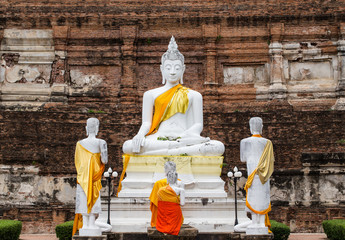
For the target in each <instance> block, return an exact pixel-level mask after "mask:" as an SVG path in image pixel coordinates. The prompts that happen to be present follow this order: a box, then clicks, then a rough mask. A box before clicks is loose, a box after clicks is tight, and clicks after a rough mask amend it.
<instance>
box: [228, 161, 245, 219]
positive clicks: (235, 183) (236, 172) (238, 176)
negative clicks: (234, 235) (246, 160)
mask: <svg viewBox="0 0 345 240" xmlns="http://www.w3.org/2000/svg"><path fill="white" fill-rule="evenodd" d="M228 177H229V178H232V177H234V185H235V224H234V226H236V225H237V224H238V219H237V179H240V177H242V173H241V172H240V171H238V168H237V167H234V173H232V172H231V171H229V172H228Z"/></svg>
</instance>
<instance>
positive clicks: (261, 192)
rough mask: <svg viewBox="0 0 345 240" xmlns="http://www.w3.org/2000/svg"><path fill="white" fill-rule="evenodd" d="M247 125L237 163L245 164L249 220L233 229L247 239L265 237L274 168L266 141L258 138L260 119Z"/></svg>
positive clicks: (270, 149) (268, 144)
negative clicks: (263, 235)
mask: <svg viewBox="0 0 345 240" xmlns="http://www.w3.org/2000/svg"><path fill="white" fill-rule="evenodd" d="M249 125H250V132H251V133H252V136H251V137H249V138H245V139H243V140H242V141H241V161H242V162H246V163H247V171H248V180H247V183H246V185H245V190H246V191H247V196H246V211H247V212H250V213H251V216H252V220H251V221H248V222H245V223H241V224H238V225H236V226H235V227H234V230H235V232H244V231H245V232H246V234H248V235H260V234H268V231H269V230H268V228H269V227H270V222H269V218H268V212H269V211H271V203H270V180H269V178H270V176H271V175H272V173H273V168H274V166H273V165H274V154H273V146H272V142H271V141H270V140H268V139H266V138H263V137H261V133H262V127H263V125H262V119H261V118H259V117H254V118H251V119H250V120H249Z"/></svg>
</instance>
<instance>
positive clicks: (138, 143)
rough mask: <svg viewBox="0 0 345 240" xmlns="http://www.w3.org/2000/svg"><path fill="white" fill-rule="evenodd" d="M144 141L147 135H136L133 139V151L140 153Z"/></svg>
mask: <svg viewBox="0 0 345 240" xmlns="http://www.w3.org/2000/svg"><path fill="white" fill-rule="evenodd" d="M144 141H145V136H143V135H141V134H137V135H135V136H134V138H133V139H132V148H133V152H135V153H139V152H140V148H141V147H142V146H144Z"/></svg>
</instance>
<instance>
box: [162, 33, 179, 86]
mask: <svg viewBox="0 0 345 240" xmlns="http://www.w3.org/2000/svg"><path fill="white" fill-rule="evenodd" d="M184 70H185V65H184V57H183V55H182V54H181V53H180V51H179V50H178V49H177V44H176V41H175V38H174V37H173V36H172V37H171V40H170V43H169V46H168V51H166V52H165V53H164V54H163V56H162V59H161V72H162V78H163V80H162V83H163V84H165V83H166V81H168V82H170V83H176V82H180V83H183V73H184Z"/></svg>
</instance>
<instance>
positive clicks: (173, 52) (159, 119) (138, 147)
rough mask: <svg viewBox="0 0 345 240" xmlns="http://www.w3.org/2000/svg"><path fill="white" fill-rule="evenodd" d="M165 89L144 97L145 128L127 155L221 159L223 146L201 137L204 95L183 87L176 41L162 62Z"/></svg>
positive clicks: (130, 144) (181, 59)
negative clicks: (219, 157) (212, 157)
mask: <svg viewBox="0 0 345 240" xmlns="http://www.w3.org/2000/svg"><path fill="white" fill-rule="evenodd" d="M160 68H161V72H162V77H163V84H164V86H162V87H159V88H155V89H152V90H149V91H147V92H145V93H144V97H143V109H142V124H141V127H140V129H139V132H138V133H137V135H135V137H134V138H133V139H132V140H127V141H126V142H125V143H124V144H123V152H124V153H126V154H137V155H182V154H183V155H189V156H220V155H222V154H223V153H224V145H223V143H221V142H219V141H215V140H210V139H209V138H208V137H202V136H200V134H201V132H202V130H203V106H202V104H203V103H202V96H201V94H200V93H198V92H196V91H194V90H191V89H189V88H186V87H184V86H182V85H181V84H182V83H183V73H184V71H185V65H184V56H183V55H182V54H181V53H180V51H179V50H178V49H177V44H176V42H175V39H174V37H172V38H171V40H170V43H169V47H168V51H167V52H165V53H164V54H163V56H162V59H161V66H160Z"/></svg>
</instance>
